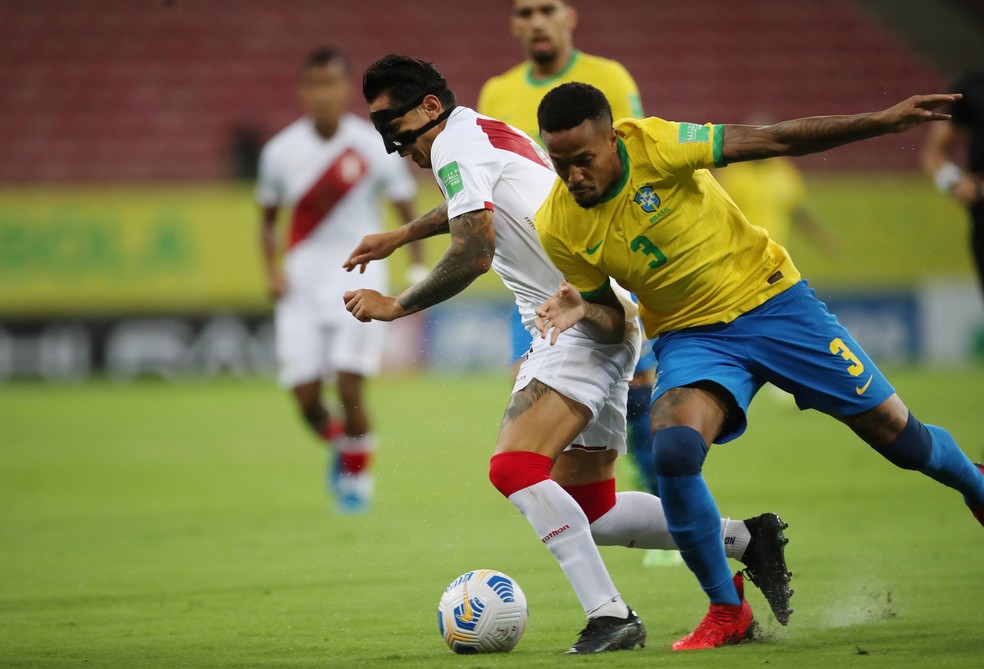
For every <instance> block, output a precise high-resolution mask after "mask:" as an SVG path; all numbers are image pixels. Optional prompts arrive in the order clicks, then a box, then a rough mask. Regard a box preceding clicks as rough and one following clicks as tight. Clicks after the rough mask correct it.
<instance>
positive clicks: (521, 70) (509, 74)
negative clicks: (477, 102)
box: [479, 62, 529, 97]
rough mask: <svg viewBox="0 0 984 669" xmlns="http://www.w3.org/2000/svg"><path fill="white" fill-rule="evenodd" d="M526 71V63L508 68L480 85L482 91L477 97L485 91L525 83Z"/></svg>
mask: <svg viewBox="0 0 984 669" xmlns="http://www.w3.org/2000/svg"><path fill="white" fill-rule="evenodd" d="M527 69H529V65H528V64H527V63H526V62H522V63H519V64H518V65H514V66H513V67H511V68H509V69H508V70H506V71H505V72H503V73H502V74H497V75H495V76H494V77H489V79H488V80H487V81H486V82H485V83H484V84H482V90H481V93H479V97H481V95H483V94H485V93H486V92H487V91H493V90H496V89H499V88H502V87H504V86H510V85H512V84H515V83H516V82H522V81H525V79H526V70H527Z"/></svg>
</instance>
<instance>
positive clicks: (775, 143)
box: [723, 114, 887, 162]
mask: <svg viewBox="0 0 984 669" xmlns="http://www.w3.org/2000/svg"><path fill="white" fill-rule="evenodd" d="M886 130H887V129H886V128H884V127H882V126H881V125H880V124H879V123H878V122H877V120H876V117H875V114H854V115H852V116H811V117H808V118H800V119H795V120H793V121H783V122H781V123H775V124H773V125H769V126H765V127H755V126H748V125H726V126H725V127H724V145H723V157H724V159H725V160H726V161H727V162H739V161H742V160H759V159H761V158H772V157H774V156H802V155H806V154H808V153H817V152H820V151H826V150H827V149H832V148H834V147H836V146H841V145H842V144H848V143H850V142H856V141H858V140H862V139H868V138H870V137H877V136H879V135H882V134H884V133H885V132H886Z"/></svg>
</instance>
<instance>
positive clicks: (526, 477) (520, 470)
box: [489, 451, 553, 497]
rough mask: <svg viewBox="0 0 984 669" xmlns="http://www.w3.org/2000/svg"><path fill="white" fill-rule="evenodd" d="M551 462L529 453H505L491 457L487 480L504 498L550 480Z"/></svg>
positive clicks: (542, 456)
mask: <svg viewBox="0 0 984 669" xmlns="http://www.w3.org/2000/svg"><path fill="white" fill-rule="evenodd" d="M552 468H553V460H552V459H551V458H549V457H547V456H546V455H540V454H539V453H533V452H530V451H507V452H505V453H498V454H496V455H493V456H492V459H491V460H490V461H489V480H490V481H491V482H492V485H494V486H495V489H496V490H498V491H499V492H501V493H502V494H503V495H504V496H505V497H509V496H510V495H512V494H513V493H515V492H518V491H520V490H523V489H524V488H528V487H530V486H531V485H536V484H537V483H540V482H541V481H546V480H547V479H549V478H550V470H551V469H552Z"/></svg>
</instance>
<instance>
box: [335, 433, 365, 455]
mask: <svg viewBox="0 0 984 669" xmlns="http://www.w3.org/2000/svg"><path fill="white" fill-rule="evenodd" d="M331 446H332V448H334V449H335V450H336V451H338V452H339V453H373V452H374V451H375V450H376V435H374V434H373V433H372V432H366V433H365V434H360V435H359V436H358V437H350V436H348V435H347V434H345V435H342V436H341V437H335V438H334V439H332V440H331Z"/></svg>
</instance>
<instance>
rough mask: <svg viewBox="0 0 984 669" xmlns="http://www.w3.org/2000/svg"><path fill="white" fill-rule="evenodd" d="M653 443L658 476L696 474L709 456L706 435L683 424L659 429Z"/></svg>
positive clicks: (654, 435)
mask: <svg viewBox="0 0 984 669" xmlns="http://www.w3.org/2000/svg"><path fill="white" fill-rule="evenodd" d="M652 445H653V456H654V464H655V466H656V475H657V476H696V475H698V474H700V470H701V468H702V467H703V466H704V458H705V457H706V456H707V444H706V443H705V442H704V437H702V436H701V434H700V432H698V431H697V430H695V429H693V428H691V427H685V426H683V425H674V426H673V427H666V428H663V429H661V430H657V431H656V432H655V433H654V434H653V439H652Z"/></svg>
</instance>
